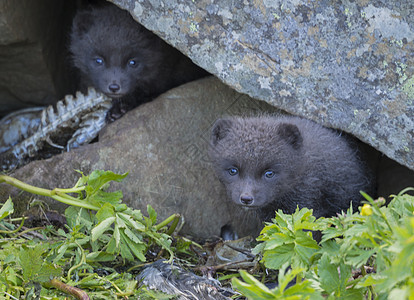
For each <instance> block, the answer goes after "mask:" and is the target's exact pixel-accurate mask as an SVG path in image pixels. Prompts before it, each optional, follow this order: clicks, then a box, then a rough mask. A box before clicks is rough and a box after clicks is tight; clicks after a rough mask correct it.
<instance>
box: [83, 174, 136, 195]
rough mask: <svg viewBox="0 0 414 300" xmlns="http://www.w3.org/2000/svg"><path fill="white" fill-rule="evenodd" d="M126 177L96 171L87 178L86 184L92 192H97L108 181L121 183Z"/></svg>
mask: <svg viewBox="0 0 414 300" xmlns="http://www.w3.org/2000/svg"><path fill="white" fill-rule="evenodd" d="M127 175H128V173H124V174H116V173H114V172H112V171H103V170H96V171H93V172H92V173H91V174H90V175H89V176H88V181H87V184H88V186H89V187H90V188H91V190H92V192H97V191H98V190H100V189H101V188H102V187H103V186H104V185H105V184H106V183H108V182H110V181H117V182H121V181H122V180H123V179H124V178H125V177H126V176H127Z"/></svg>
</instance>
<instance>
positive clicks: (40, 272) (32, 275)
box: [19, 244, 62, 283]
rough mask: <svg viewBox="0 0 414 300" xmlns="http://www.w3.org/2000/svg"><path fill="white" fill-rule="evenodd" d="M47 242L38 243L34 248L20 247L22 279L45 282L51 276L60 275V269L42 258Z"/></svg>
mask: <svg viewBox="0 0 414 300" xmlns="http://www.w3.org/2000/svg"><path fill="white" fill-rule="evenodd" d="M47 249H48V244H38V245H36V246H35V247H34V248H28V247H22V248H21V249H20V253H19V262H20V265H21V267H22V270H23V279H24V280H25V281H26V282H29V281H34V282H41V283H42V282H47V281H49V280H50V279H52V278H53V277H57V276H60V275H61V274H62V270H61V269H60V268H58V267H56V266H54V265H53V264H51V263H48V262H46V261H45V260H44V259H43V254H44V253H45V252H46V250H47Z"/></svg>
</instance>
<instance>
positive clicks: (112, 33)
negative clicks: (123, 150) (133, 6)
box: [70, 5, 208, 107]
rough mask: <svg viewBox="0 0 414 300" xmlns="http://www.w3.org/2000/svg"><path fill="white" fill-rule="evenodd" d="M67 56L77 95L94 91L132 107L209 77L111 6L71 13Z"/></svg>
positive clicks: (128, 16)
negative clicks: (76, 82) (77, 74)
mask: <svg viewBox="0 0 414 300" xmlns="http://www.w3.org/2000/svg"><path fill="white" fill-rule="evenodd" d="M70 51H71V52H72V59H73V64H74V66H75V67H76V68H77V69H79V71H80V80H81V84H80V88H81V89H82V90H86V88H87V87H88V86H93V87H95V88H96V89H97V90H99V91H101V92H103V93H105V94H106V95H108V96H109V97H111V98H116V99H122V103H127V105H129V106H131V107H134V106H137V105H139V104H141V103H142V102H146V101H148V100H151V99H152V98H154V97H155V96H157V95H159V94H161V93H163V92H165V91H167V90H169V89H171V88H173V87H175V86H178V85H180V84H183V83H185V82H188V81H191V80H194V79H197V78H200V77H203V76H206V75H207V74H208V73H207V72H205V71H204V70H202V69H201V68H199V67H197V66H196V65H194V64H193V63H192V62H191V60H190V59H188V58H187V57H186V56H184V55H183V54H181V53H180V52H179V51H177V50H176V49H174V48H173V47H171V46H169V45H168V44H166V43H165V42H164V41H163V40H161V39H160V38H159V37H157V36H156V35H155V34H153V33H152V32H151V31H149V30H147V29H145V28H144V27H143V26H141V25H140V24H138V23H137V22H135V21H134V20H133V18H132V17H131V15H130V14H129V13H128V12H127V11H125V10H122V9H120V8H118V7H116V6H115V5H105V6H102V7H94V8H90V9H88V10H83V11H80V12H78V13H77V14H76V16H75V18H74V20H73V25H72V32H71V41H70Z"/></svg>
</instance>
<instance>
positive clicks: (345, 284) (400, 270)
mask: <svg viewBox="0 0 414 300" xmlns="http://www.w3.org/2000/svg"><path fill="white" fill-rule="evenodd" d="M408 190H413V189H406V190H404V191H402V192H401V193H400V194H399V195H397V196H393V199H392V200H391V202H390V203H389V205H388V206H385V205H384V204H385V200H384V199H379V200H377V201H374V200H373V199H371V198H370V197H369V196H368V195H366V194H364V197H365V198H366V199H367V201H368V203H367V204H364V205H363V206H362V207H361V212H354V211H353V209H352V207H351V208H350V209H349V210H348V211H347V213H346V214H345V213H343V214H341V215H339V216H338V217H332V218H319V219H318V220H315V218H314V217H313V216H312V212H311V210H309V209H306V208H303V209H301V210H299V209H297V210H296V212H295V213H294V214H293V215H286V214H284V213H283V212H281V211H278V212H277V213H276V217H275V218H274V219H273V222H272V223H267V224H266V226H265V228H264V229H263V230H262V232H261V235H260V236H259V237H258V240H259V241H261V242H262V243H260V244H258V245H257V246H256V247H255V248H254V250H253V251H254V252H255V253H256V254H261V257H262V260H261V261H262V262H263V263H264V265H265V267H266V268H268V269H280V270H279V273H278V277H277V279H276V281H277V282H278V286H277V287H276V288H273V289H269V288H267V287H266V286H265V285H263V284H261V283H260V282H259V281H258V280H257V279H256V278H254V277H253V276H252V275H249V274H247V273H246V272H245V271H241V276H242V278H243V279H244V282H242V281H240V280H239V279H233V284H234V286H235V287H237V288H238V289H239V290H240V291H241V292H242V293H243V294H244V295H245V296H247V297H248V298H249V299H414V197H413V196H410V195H409V194H407V193H406V192H407V191H408ZM303 230H308V231H303ZM310 230H312V231H321V232H322V239H321V241H320V243H317V242H316V241H315V240H314V239H313V237H312V232H311V231H310Z"/></svg>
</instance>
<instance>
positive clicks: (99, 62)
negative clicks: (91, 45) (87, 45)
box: [95, 57, 104, 65]
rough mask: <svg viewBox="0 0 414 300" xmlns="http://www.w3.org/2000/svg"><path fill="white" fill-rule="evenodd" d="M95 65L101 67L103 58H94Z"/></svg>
mask: <svg viewBox="0 0 414 300" xmlns="http://www.w3.org/2000/svg"><path fill="white" fill-rule="evenodd" d="M95 63H96V64H97V65H103V63H104V60H103V58H101V57H96V58H95Z"/></svg>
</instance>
